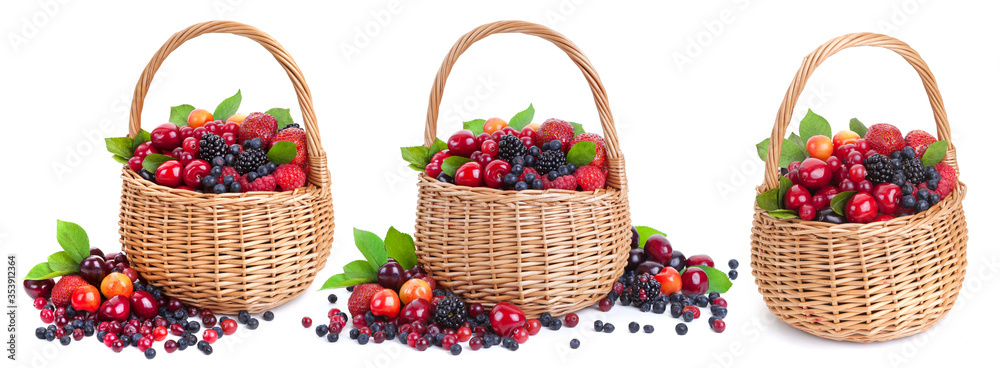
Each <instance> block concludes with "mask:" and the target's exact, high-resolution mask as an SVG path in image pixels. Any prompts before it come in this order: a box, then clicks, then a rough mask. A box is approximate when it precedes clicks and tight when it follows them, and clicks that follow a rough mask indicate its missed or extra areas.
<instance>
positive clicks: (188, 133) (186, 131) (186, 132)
mask: <svg viewBox="0 0 1000 368" xmlns="http://www.w3.org/2000/svg"><path fill="white" fill-rule="evenodd" d="M177 132H178V133H180V135H181V142H183V141H184V140H185V139H188V138H190V137H193V136H194V128H192V127H191V126H189V125H185V126H182V127H180V128H177ZM196 142H197V141H196Z"/></svg>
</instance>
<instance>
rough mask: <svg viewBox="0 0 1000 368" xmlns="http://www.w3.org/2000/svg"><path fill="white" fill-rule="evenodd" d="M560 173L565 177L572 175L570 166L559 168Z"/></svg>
mask: <svg viewBox="0 0 1000 368" xmlns="http://www.w3.org/2000/svg"><path fill="white" fill-rule="evenodd" d="M558 172H559V175H560V176H565V175H569V174H571V172H570V171H569V165H562V166H559V170H558Z"/></svg>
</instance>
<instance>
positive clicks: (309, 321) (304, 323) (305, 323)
mask: <svg viewBox="0 0 1000 368" xmlns="http://www.w3.org/2000/svg"><path fill="white" fill-rule="evenodd" d="M312 324H313V319H312V318H309V317H302V327H305V328H309V326H312Z"/></svg>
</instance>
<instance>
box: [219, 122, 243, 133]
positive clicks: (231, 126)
mask: <svg viewBox="0 0 1000 368" xmlns="http://www.w3.org/2000/svg"><path fill="white" fill-rule="evenodd" d="M239 131H240V125H239V124H236V123H233V122H227V123H225V124H223V125H222V132H223V133H232V134H236V133H239Z"/></svg>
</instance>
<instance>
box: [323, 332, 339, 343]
mask: <svg viewBox="0 0 1000 368" xmlns="http://www.w3.org/2000/svg"><path fill="white" fill-rule="evenodd" d="M337 340H340V334H336V333H332V334H327V335H326V341H327V342H337Z"/></svg>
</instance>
